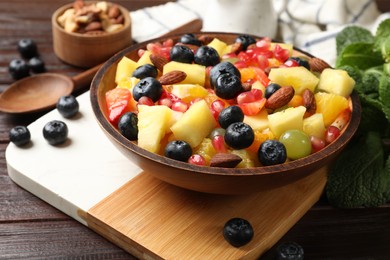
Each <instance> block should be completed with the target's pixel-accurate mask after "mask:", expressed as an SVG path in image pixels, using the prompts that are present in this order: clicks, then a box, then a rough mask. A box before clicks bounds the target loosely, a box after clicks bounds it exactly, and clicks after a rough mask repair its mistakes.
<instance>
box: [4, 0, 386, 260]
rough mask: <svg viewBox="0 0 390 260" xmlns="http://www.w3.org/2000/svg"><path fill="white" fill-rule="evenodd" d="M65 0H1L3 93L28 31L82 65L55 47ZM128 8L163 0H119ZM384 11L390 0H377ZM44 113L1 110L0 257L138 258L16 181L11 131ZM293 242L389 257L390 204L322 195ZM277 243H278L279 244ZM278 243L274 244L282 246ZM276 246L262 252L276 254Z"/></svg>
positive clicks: (63, 69) (48, 53)
mask: <svg viewBox="0 0 390 260" xmlns="http://www.w3.org/2000/svg"><path fill="white" fill-rule="evenodd" d="M69 2H70V1H64V0H12V1H5V0H0V92H2V91H3V90H4V89H5V88H7V87H8V85H9V84H10V83H11V82H12V81H13V80H12V79H11V77H10V76H9V74H8V63H9V62H10V60H11V59H13V58H16V57H18V53H17V51H16V43H17V41H18V40H20V39H22V38H25V37H30V38H33V39H34V40H35V41H36V42H37V43H38V49H39V52H40V54H41V57H42V59H43V60H44V62H45V63H46V68H47V70H49V71H51V72H59V73H63V74H66V75H68V76H73V75H76V74H77V73H80V72H81V71H82V70H81V69H77V68H74V67H71V66H68V65H66V64H63V63H62V62H61V61H60V60H58V58H57V57H56V56H55V55H54V53H53V48H52V39H51V27H50V16H51V13H52V12H54V10H55V9H57V8H58V7H60V6H61V5H63V4H67V3H69ZM116 2H118V3H120V4H121V5H123V6H125V7H127V8H128V9H129V10H136V9H139V8H142V7H145V6H153V5H157V4H161V3H164V2H167V1H164V0H127V1H125V0H122V1H116ZM377 2H378V3H379V4H380V9H381V10H382V11H390V1H388V0H377ZM41 115H42V114H32V115H24V116H12V115H8V114H5V113H0V259H54V258H55V259H136V258H135V257H133V256H131V255H129V254H128V253H127V252H125V251H124V250H122V249H121V248H119V247H118V246H116V245H114V244H113V243H111V242H109V241H108V240H106V239H105V238H103V237H102V236H100V235H99V234H96V233H95V232H93V231H91V230H90V229H88V228H87V227H85V226H83V225H81V224H80V223H78V222H77V221H75V220H73V219H71V218H70V217H68V216H66V215H65V214H63V213H61V212H59V211H58V210H56V209H55V208H53V207H51V206H50V205H48V204H46V203H45V202H43V201H41V200H40V199H38V198H37V197H35V196H34V195H32V194H30V193H28V192H27V191H25V190H23V189H21V188H20V187H18V186H17V185H15V184H14V183H13V182H12V181H11V180H10V178H9V177H8V174H7V169H6V160H5V154H4V152H5V149H6V147H7V144H8V142H9V139H8V132H9V130H10V129H11V128H12V127H13V126H16V125H27V124H29V123H31V122H33V121H34V120H35V119H37V118H39V117H40V116H41ZM283 241H296V242H298V243H299V244H301V245H302V246H303V247H304V249H305V256H306V259H389V252H390V243H389V241H390V204H386V205H384V206H382V207H379V208H369V209H366V208H362V209H353V210H342V209H335V208H333V207H331V206H330V205H329V204H328V203H327V200H326V198H325V197H324V196H323V197H322V199H321V200H320V201H319V202H318V203H317V204H316V205H315V206H314V207H313V208H312V209H311V210H310V211H309V212H308V213H307V214H306V215H305V216H304V217H303V218H302V219H301V220H300V221H299V222H298V223H297V224H296V225H295V226H294V227H293V228H292V229H291V230H290V231H289V232H288V233H287V234H286V235H285V236H283V237H282V238H281V239H280V241H279V242H283ZM277 245H278V244H277ZM277 245H276V246H277ZM274 250H275V247H273V248H271V249H270V250H269V251H268V252H267V253H266V254H265V255H264V256H263V257H262V259H273V253H274Z"/></svg>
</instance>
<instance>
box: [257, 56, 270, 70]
mask: <svg viewBox="0 0 390 260" xmlns="http://www.w3.org/2000/svg"><path fill="white" fill-rule="evenodd" d="M256 63H257V64H258V66H259V67H260V68H261V69H265V68H268V66H269V62H268V58H267V57H265V56H264V55H258V56H257V57H256Z"/></svg>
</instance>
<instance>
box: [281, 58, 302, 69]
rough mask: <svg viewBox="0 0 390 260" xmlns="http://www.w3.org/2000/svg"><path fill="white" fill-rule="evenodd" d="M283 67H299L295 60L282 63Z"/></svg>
mask: <svg viewBox="0 0 390 260" xmlns="http://www.w3.org/2000/svg"><path fill="white" fill-rule="evenodd" d="M284 66H286V67H289V68H290V67H298V66H299V63H298V62H297V61H296V60H287V61H286V62H285V63H284Z"/></svg>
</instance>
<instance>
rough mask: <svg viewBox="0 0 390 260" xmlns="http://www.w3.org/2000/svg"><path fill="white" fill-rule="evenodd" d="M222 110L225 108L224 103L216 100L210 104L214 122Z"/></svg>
mask: <svg viewBox="0 0 390 260" xmlns="http://www.w3.org/2000/svg"><path fill="white" fill-rule="evenodd" d="M224 108H225V103H224V102H223V101H222V100H219V99H217V100H215V101H213V103H211V106H210V109H211V112H212V113H213V115H214V118H215V120H217V121H218V116H219V113H221V111H222V110H223V109H224Z"/></svg>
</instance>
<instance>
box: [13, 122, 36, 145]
mask: <svg viewBox="0 0 390 260" xmlns="http://www.w3.org/2000/svg"><path fill="white" fill-rule="evenodd" d="M9 140H10V141H11V142H12V143H14V144H15V145H16V146H23V145H25V144H27V143H28V142H30V140H31V134H30V131H29V130H28V128H27V127H26V126H15V127H14V128H12V129H11V130H10V131H9Z"/></svg>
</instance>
